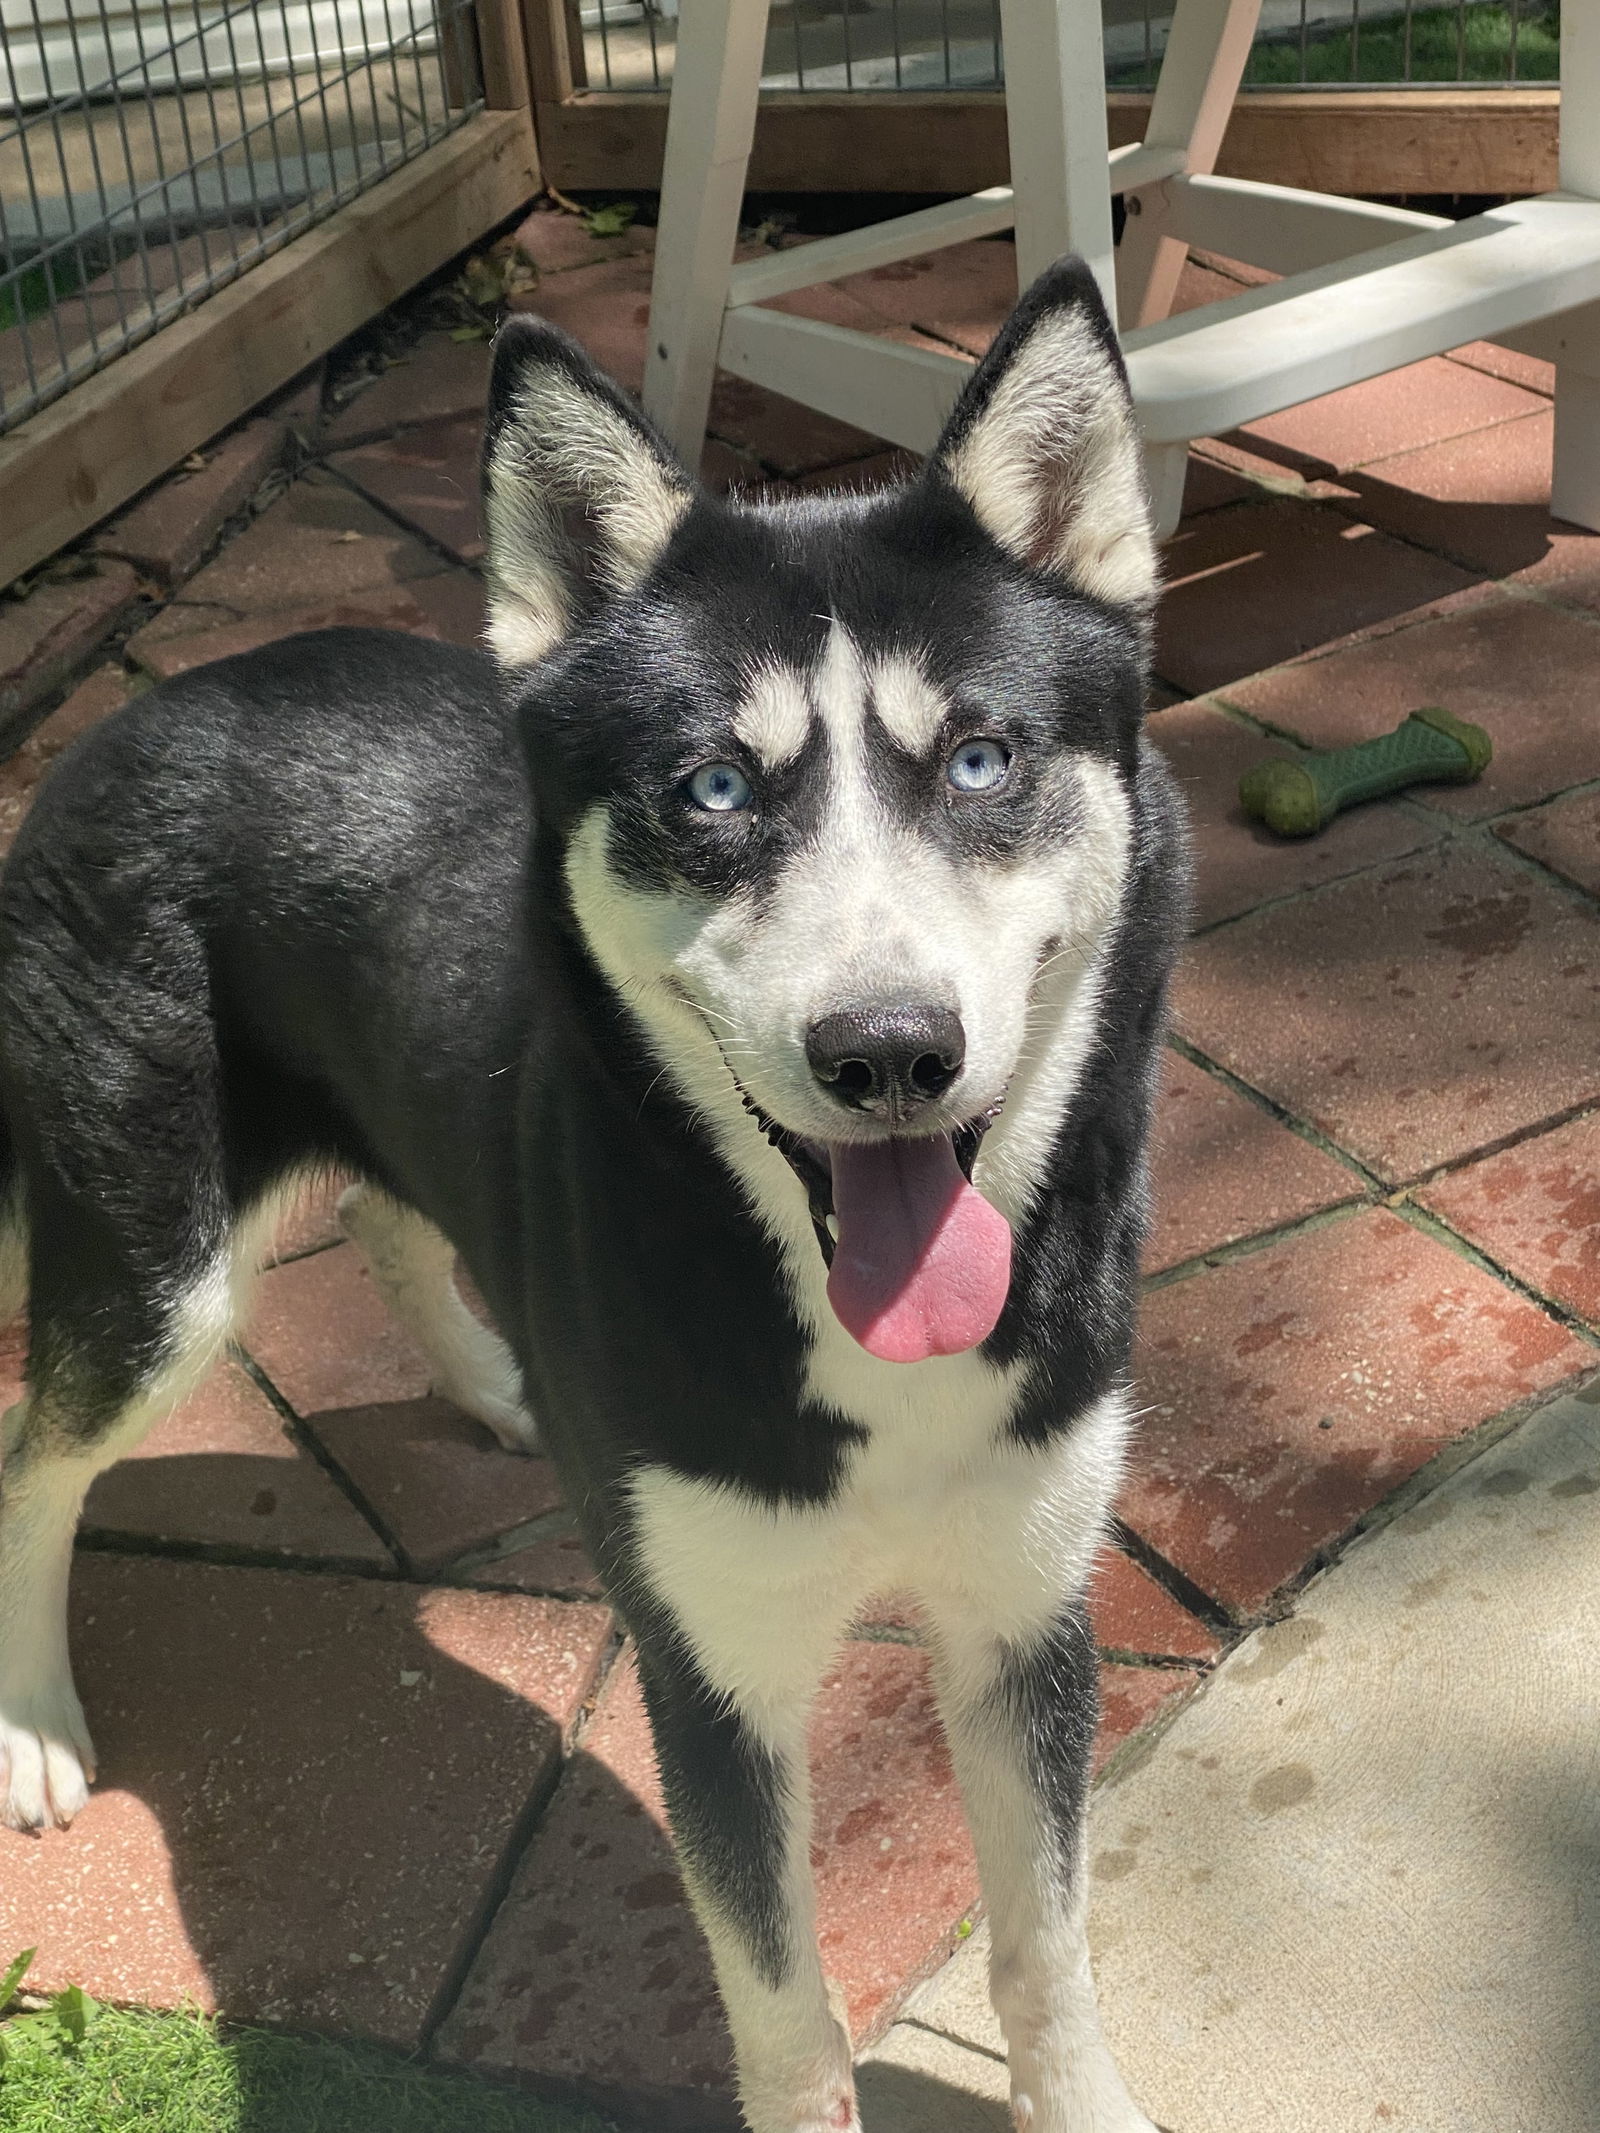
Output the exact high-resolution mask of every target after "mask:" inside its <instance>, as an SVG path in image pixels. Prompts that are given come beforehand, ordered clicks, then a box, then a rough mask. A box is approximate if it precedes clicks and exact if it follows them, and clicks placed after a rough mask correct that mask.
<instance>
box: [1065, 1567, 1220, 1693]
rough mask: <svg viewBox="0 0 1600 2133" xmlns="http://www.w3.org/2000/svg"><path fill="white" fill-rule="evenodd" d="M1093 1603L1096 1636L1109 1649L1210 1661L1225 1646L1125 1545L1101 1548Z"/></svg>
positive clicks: (1094, 1583)
mask: <svg viewBox="0 0 1600 2133" xmlns="http://www.w3.org/2000/svg"><path fill="white" fill-rule="evenodd" d="M1089 1605H1090V1610H1091V1613H1092V1614H1093V1617H1094V1637H1095V1642H1096V1644H1098V1645H1100V1646H1101V1647H1102V1648H1103V1649H1105V1650H1107V1651H1113V1652H1138V1653H1139V1654H1141V1656H1143V1657H1146V1658H1152V1659H1203V1660H1206V1661H1210V1660H1212V1659H1215V1658H1216V1656H1217V1654H1218V1652H1219V1651H1220V1650H1221V1649H1222V1647H1221V1646H1220V1644H1219V1643H1218V1642H1217V1639H1216V1637H1215V1635H1214V1634H1213V1632H1212V1631H1211V1630H1209V1629H1208V1628H1207V1627H1206V1625H1205V1624H1204V1623H1203V1622H1201V1621H1199V1620H1197V1618H1196V1617H1195V1616H1194V1615H1192V1614H1190V1612H1189V1610H1188V1609H1187V1608H1186V1607H1180V1606H1179V1605H1178V1603H1177V1601H1176V1600H1175V1599H1174V1598H1173V1597H1172V1595H1171V1593H1170V1592H1167V1591H1166V1590H1165V1589H1164V1588H1163V1587H1162V1586H1160V1585H1158V1584H1157V1583H1156V1581H1155V1579H1154V1578H1153V1577H1151V1575H1150V1573H1149V1571H1147V1570H1141V1569H1140V1568H1139V1565H1138V1564H1137V1563H1135V1562H1134V1561H1132V1560H1131V1558H1130V1557H1128V1556H1126V1555H1124V1554H1123V1553H1122V1551H1121V1549H1120V1548H1112V1547H1109V1546H1107V1547H1105V1548H1102V1549H1101V1551H1100V1559H1099V1562H1098V1563H1097V1564H1096V1566H1095V1573H1094V1581H1093V1583H1092V1584H1091V1586H1090V1588H1089ZM1105 1671H1106V1672H1108V1673H1109V1672H1112V1671H1117V1672H1123V1673H1126V1672H1130V1671H1133V1670H1132V1669H1129V1668H1118V1669H1112V1668H1107V1669H1106V1670H1105ZM1102 1685H1103V1684H1102Z"/></svg>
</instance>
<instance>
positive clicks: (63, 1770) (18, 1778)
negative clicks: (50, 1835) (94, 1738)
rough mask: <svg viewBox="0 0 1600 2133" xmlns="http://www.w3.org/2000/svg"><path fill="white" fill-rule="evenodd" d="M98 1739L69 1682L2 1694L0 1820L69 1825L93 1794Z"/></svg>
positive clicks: (15, 1824)
mask: <svg viewBox="0 0 1600 2133" xmlns="http://www.w3.org/2000/svg"><path fill="white" fill-rule="evenodd" d="M93 1778H94V1744H93V1743H92V1742H91V1740H90V1739H89V1729H88V1727H87V1726H86V1725H85V1724H84V1722H83V1709H82V1706H81V1705H80V1704H79V1702H78V1698H77V1694H76V1692H75V1691H74V1689H73V1687H72V1685H71V1683H70V1682H67V1683H63V1684H60V1685H58V1686H57V1687H55V1688H54V1689H51V1690H46V1691H40V1692H37V1693H35V1694H33V1695H31V1696H27V1697H20V1696H19V1697H16V1698H6V1697H4V1696H3V1695H0V1824H3V1825H4V1826H5V1827H6V1828H7V1829H65V1828H66V1826H67V1824H68V1823H69V1822H70V1821H71V1820H72V1819H73V1817H74V1816H75V1815H77V1814H80V1813H81V1812H82V1810H83V1809H84V1807H86V1806H87V1804H88V1800H89V1786H90V1784H91V1782H92V1781H93Z"/></svg>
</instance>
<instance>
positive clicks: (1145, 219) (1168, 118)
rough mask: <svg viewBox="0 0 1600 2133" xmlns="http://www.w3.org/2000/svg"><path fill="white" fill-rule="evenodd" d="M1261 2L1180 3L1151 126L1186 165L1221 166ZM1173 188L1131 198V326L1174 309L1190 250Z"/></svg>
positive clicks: (1152, 136)
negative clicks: (1175, 231)
mask: <svg viewBox="0 0 1600 2133" xmlns="http://www.w3.org/2000/svg"><path fill="white" fill-rule="evenodd" d="M1260 13H1261V0H1178V4H1177V7H1176V9H1175V11H1174V13H1173V18H1172V34H1171V35H1170V36H1169V37H1168V39H1167V49H1166V51H1165V52H1164V53H1163V54H1162V58H1161V73H1160V76H1159V78H1158V80H1157V82H1156V93H1155V96H1154V97H1153V99H1152V100H1151V105H1150V123H1149V126H1148V127H1147V128H1146V131H1145V145H1146V147H1149V148H1181V149H1182V150H1183V152H1184V155H1185V158H1186V162H1185V166H1184V167H1185V169H1186V170H1187V171H1188V173H1189V174H1190V175H1191V176H1198V177H1204V176H1207V175H1209V173H1210V172H1211V171H1213V170H1215V168H1216V164H1217V156H1218V154H1219V152H1220V150H1221V148H1222V136H1223V134H1224V133H1225V132H1226V131H1227V128H1228V120H1229V118H1230V117H1231V115H1232V112H1233V104H1234V98H1235V97H1236V96H1237V95H1238V93H1239V83H1240V80H1241V78H1242V77H1243V74H1244V69H1245V62H1246V61H1247V60H1248V59H1249V57H1250V46H1251V43H1252V41H1253V39H1254V37H1255V34H1256V21H1257V18H1258V17H1259V15H1260ZM1169 203H1170V195H1169V194H1168V192H1167V189H1166V187H1165V185H1161V184H1158V185H1151V186H1147V187H1146V188H1145V189H1144V191H1143V192H1142V193H1136V194H1134V195H1132V196H1131V197H1130V198H1129V200H1128V220H1127V223H1126V225H1125V226H1124V228H1123V232H1122V243H1121V244H1120V245H1119V246H1118V248H1117V286H1118V291H1119V294H1120V297H1121V302H1122V323H1123V327H1124V329H1127V328H1129V327H1132V326H1153V325H1155V324H1156V323H1157V322H1158V321H1159V320H1161V319H1164V318H1165V317H1166V316H1167V313H1168V312H1169V311H1170V310H1171V309H1172V300H1173V298H1174V297H1175V296H1176V295H1177V293H1178V276H1179V275H1180V274H1181V273H1182V272H1183V262H1184V260H1185V258H1186V257H1187V256H1188V247H1187V245H1186V244H1185V243H1184V240H1183V239H1182V238H1181V237H1176V236H1174V235H1172V233H1171V226H1170V221H1169V217H1168V213H1167V209H1168V206H1169Z"/></svg>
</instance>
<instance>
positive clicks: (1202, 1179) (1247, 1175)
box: [1144, 1052, 1365, 1274]
mask: <svg viewBox="0 0 1600 2133" xmlns="http://www.w3.org/2000/svg"><path fill="white" fill-rule="evenodd" d="M1151 1184H1152V1190H1153V1194H1154V1200H1155V1223H1154V1227H1153V1229H1152V1231H1151V1234H1150V1240H1149V1242H1148V1244H1147V1245H1146V1247H1145V1255H1144V1263H1145V1271H1146V1272H1147V1273H1151V1274H1158V1273H1160V1272H1161V1271H1162V1270H1163V1268H1166V1267H1172V1266H1177V1265H1178V1264H1180V1262H1182V1261H1183V1260H1185V1259H1195V1258H1198V1257H1199V1256H1200V1254H1201V1253H1202V1252H1213V1251H1216V1250H1217V1249H1218V1248H1219V1247H1220V1246H1222V1245H1225V1244H1235V1243H1237V1242H1238V1240H1239V1239H1240V1238H1241V1237H1253V1236H1257V1235H1259V1234H1260V1232H1261V1231H1263V1230H1269V1229H1279V1228H1281V1227H1282V1226H1283V1224H1285V1223H1286V1222H1293V1221H1298V1220H1299V1219H1300V1218H1301V1217H1303V1216H1305V1215H1311V1214H1315V1213H1316V1212H1317V1211H1318V1209H1319V1208H1324V1207H1335V1206H1337V1205H1338V1204H1339V1202H1340V1201H1341V1200H1352V1199H1355V1198H1357V1197H1358V1196H1359V1195H1360V1194H1361V1192H1362V1190H1363V1189H1364V1184H1365V1181H1364V1180H1363V1179H1362V1178H1361V1177H1360V1176H1359V1174H1357V1173H1356V1172H1354V1171H1350V1170H1347V1169H1345V1167H1344V1166H1343V1164H1341V1163H1338V1162H1336V1161H1335V1160H1334V1158H1333V1157H1332V1156H1331V1155H1327V1154H1325V1153H1324V1152H1323V1150H1322V1149H1320V1148H1317V1147H1315V1146H1314V1145H1313V1144H1312V1143H1311V1142H1309V1141H1306V1140H1302V1139H1301V1138H1300V1137H1299V1136H1298V1135H1297V1134H1294V1133H1291V1132H1290V1131H1289V1129H1288V1127H1287V1126H1284V1125H1280V1124H1279V1122H1278V1121H1277V1120H1276V1119H1275V1118H1273V1116H1272V1114H1271V1113H1270V1112H1269V1111H1267V1110H1265V1109H1264V1108H1263V1107H1262V1106H1261V1105H1259V1104H1254V1103H1252V1102H1251V1101H1250V1099H1249V1097H1247V1096H1241V1095H1240V1094H1239V1092H1238V1090H1237V1089H1234V1088H1231V1087H1230V1086H1229V1085H1228V1083H1227V1082H1225V1081H1223V1080H1222V1079H1220V1078H1219V1077H1218V1076H1217V1075H1215V1074H1207V1073H1205V1072H1203V1071H1202V1070H1201V1069H1200V1068H1199V1067H1197V1066H1195V1065H1193V1064H1192V1063H1191V1062H1190V1061H1189V1060H1187V1059H1185V1058H1184V1057H1183V1056H1182V1054H1181V1053H1178V1052H1168V1054H1167V1056H1166V1060H1165V1062H1164V1065H1163V1068H1162V1078H1161V1095H1160V1098H1159V1100H1158V1102H1157V1105H1156V1119H1155V1133H1154V1138H1153V1142H1152V1147H1151Z"/></svg>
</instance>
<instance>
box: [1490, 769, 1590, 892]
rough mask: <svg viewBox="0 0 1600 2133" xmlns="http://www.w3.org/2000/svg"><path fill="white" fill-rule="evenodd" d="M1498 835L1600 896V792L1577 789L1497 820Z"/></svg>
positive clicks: (1581, 887) (1496, 830) (1519, 849)
mask: <svg viewBox="0 0 1600 2133" xmlns="http://www.w3.org/2000/svg"><path fill="white" fill-rule="evenodd" d="M1495 835H1496V836H1498V837H1503V838H1504V839H1505V841H1506V843H1507V844H1514V845H1515V846H1516V847H1517V849H1518V851H1519V852H1527V853H1528V854H1529V855H1530V857H1532V858H1534V859H1537V860H1540V861H1541V862H1542V863H1543V864H1544V865H1545V866H1547V867H1549V868H1550V870H1551V871H1552V873H1556V874H1563V875H1565V877H1566V878H1567V880H1568V881H1572V882H1576V883H1577V885H1578V887H1579V888H1580V889H1587V890H1588V891H1589V893H1590V895H1591V896H1600V792H1583V793H1573V794H1571V795H1570V797H1569V798H1567V799H1565V800H1551V801H1550V802H1548V804H1547V805H1545V806H1544V807H1536V808H1534V809H1533V810H1532V811H1531V812H1530V813H1528V814H1526V815H1513V816H1512V817H1511V819H1510V821H1509V822H1497V823H1496V824H1495Z"/></svg>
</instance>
